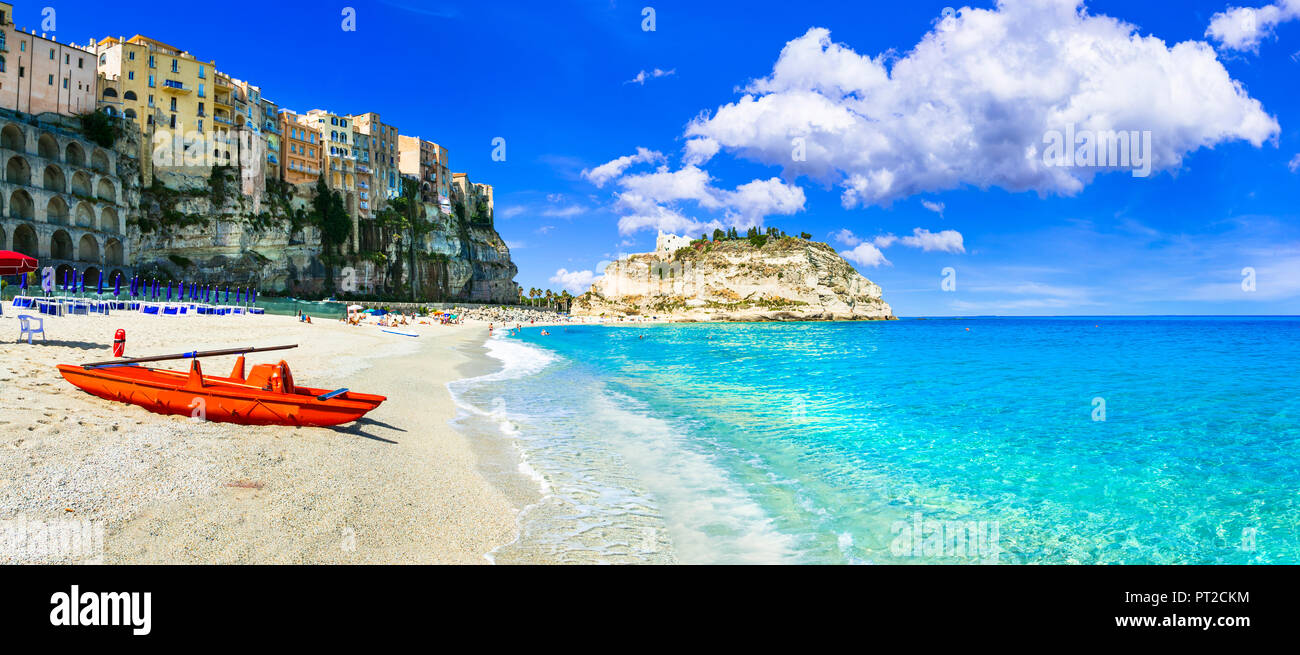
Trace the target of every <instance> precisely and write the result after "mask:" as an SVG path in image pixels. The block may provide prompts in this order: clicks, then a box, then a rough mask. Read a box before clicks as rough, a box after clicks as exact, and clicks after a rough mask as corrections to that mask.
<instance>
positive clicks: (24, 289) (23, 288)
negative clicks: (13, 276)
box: [19, 273, 27, 295]
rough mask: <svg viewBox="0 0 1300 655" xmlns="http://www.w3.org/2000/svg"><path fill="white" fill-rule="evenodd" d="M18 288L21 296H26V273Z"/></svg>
mask: <svg viewBox="0 0 1300 655" xmlns="http://www.w3.org/2000/svg"><path fill="white" fill-rule="evenodd" d="M19 288H20V289H22V290H23V295H26V294H27V274H26V273H23V279H22V282H21V283H20V285H19Z"/></svg>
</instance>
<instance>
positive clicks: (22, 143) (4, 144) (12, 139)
mask: <svg viewBox="0 0 1300 655" xmlns="http://www.w3.org/2000/svg"><path fill="white" fill-rule="evenodd" d="M0 148H8V149H10V150H13V151H15V152H27V136H26V135H24V134H23V130H22V128H21V127H18V126H17V125H14V124H13V123H9V124H7V125H5V126H4V129H3V130H0Z"/></svg>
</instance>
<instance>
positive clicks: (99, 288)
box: [95, 271, 104, 296]
mask: <svg viewBox="0 0 1300 655" xmlns="http://www.w3.org/2000/svg"><path fill="white" fill-rule="evenodd" d="M95 293H96V294H99V295H101V296H102V295H104V271H100V272H99V283H98V284H96V285H95Z"/></svg>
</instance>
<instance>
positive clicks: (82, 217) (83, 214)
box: [73, 200, 95, 229]
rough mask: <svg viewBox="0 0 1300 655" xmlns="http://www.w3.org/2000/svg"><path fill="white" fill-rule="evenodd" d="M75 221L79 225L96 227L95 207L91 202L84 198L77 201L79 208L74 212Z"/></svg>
mask: <svg viewBox="0 0 1300 655" xmlns="http://www.w3.org/2000/svg"><path fill="white" fill-rule="evenodd" d="M73 223H74V224H75V225H76V226H77V227H88V228H91V229H94V227H95V208H94V207H92V206H91V205H90V203H89V202H87V201H85V200H82V201H81V202H79V203H77V209H76V211H75V212H74V213H73Z"/></svg>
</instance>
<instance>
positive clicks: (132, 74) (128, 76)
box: [126, 71, 135, 80]
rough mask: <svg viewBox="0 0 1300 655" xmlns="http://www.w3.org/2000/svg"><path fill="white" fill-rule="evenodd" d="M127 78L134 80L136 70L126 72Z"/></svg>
mask: <svg viewBox="0 0 1300 655" xmlns="http://www.w3.org/2000/svg"><path fill="white" fill-rule="evenodd" d="M126 79H128V80H134V79H135V71H127V72H126Z"/></svg>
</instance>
